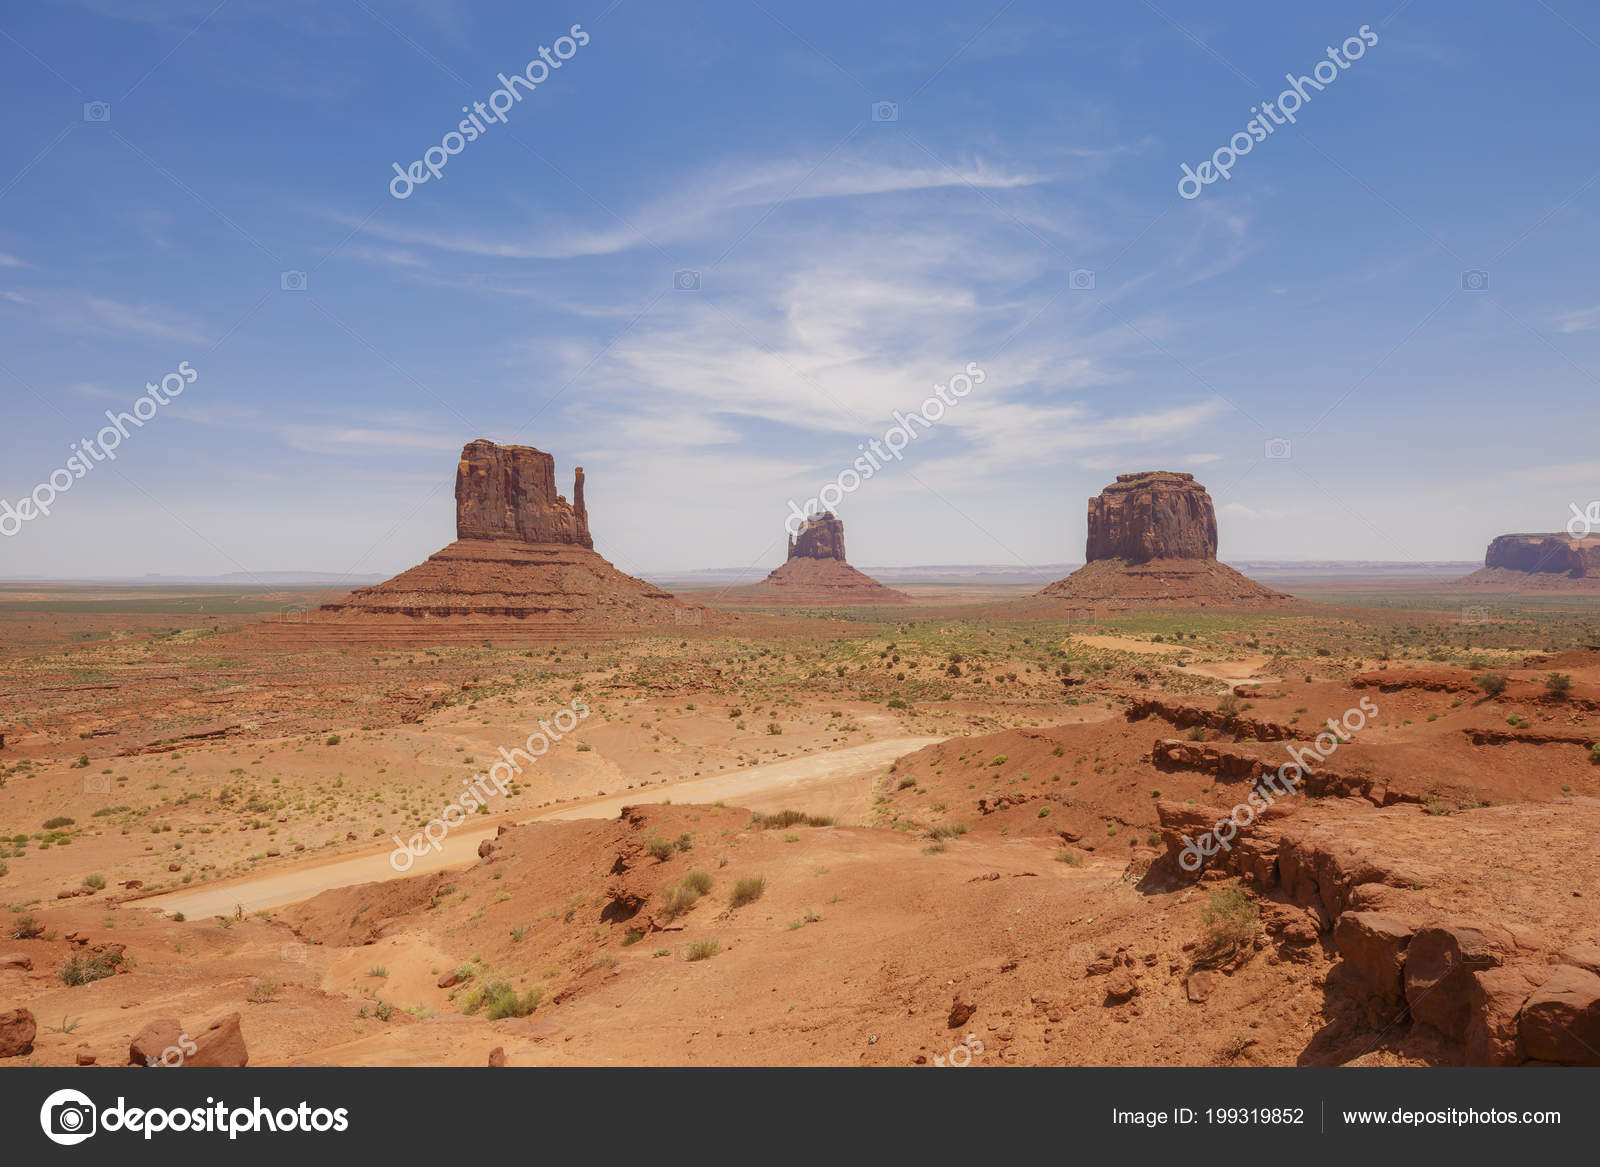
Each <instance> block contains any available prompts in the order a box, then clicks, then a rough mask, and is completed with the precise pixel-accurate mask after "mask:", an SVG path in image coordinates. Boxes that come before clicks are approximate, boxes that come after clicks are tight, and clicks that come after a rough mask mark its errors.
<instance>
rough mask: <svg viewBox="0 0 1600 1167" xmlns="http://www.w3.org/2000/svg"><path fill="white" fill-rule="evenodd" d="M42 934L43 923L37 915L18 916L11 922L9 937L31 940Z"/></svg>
mask: <svg viewBox="0 0 1600 1167" xmlns="http://www.w3.org/2000/svg"><path fill="white" fill-rule="evenodd" d="M43 935H44V925H43V924H41V923H39V918H38V917H37V916H19V917H17V918H16V919H15V920H13V921H12V923H11V939H13V940H33V939H36V938H37V937H40V936H43Z"/></svg>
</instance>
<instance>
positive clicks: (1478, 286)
mask: <svg viewBox="0 0 1600 1167" xmlns="http://www.w3.org/2000/svg"><path fill="white" fill-rule="evenodd" d="M1461 290H1462V291H1463V292H1487V291H1488V290H1489V273H1488V272H1486V271H1484V270H1482V269H1481V268H1473V269H1472V270H1471V271H1464V272H1462V273H1461Z"/></svg>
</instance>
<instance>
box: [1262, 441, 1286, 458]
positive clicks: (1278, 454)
mask: <svg viewBox="0 0 1600 1167" xmlns="http://www.w3.org/2000/svg"><path fill="white" fill-rule="evenodd" d="M1264 453H1265V454H1266V457H1267V460H1268V461H1271V462H1287V461H1288V460H1289V457H1290V455H1291V454H1292V453H1293V448H1292V447H1291V446H1290V445H1289V439H1288V438H1268V439H1267V441H1266V446H1265V449H1264Z"/></svg>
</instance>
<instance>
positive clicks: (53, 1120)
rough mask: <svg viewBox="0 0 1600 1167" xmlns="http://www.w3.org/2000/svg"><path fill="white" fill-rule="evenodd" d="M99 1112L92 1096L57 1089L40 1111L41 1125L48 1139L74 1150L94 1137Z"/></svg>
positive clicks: (45, 1101)
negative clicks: (84, 1141)
mask: <svg viewBox="0 0 1600 1167" xmlns="http://www.w3.org/2000/svg"><path fill="white" fill-rule="evenodd" d="M98 1115H99V1111H98V1110H96V1109H95V1105H94V1103H93V1102H91V1101H89V1096H88V1095H87V1094H84V1093H83V1092H81V1091H79V1090H57V1091H56V1092H55V1093H54V1094H52V1095H50V1097H48V1098H46V1099H45V1100H44V1105H43V1106H41V1107H40V1108H39V1125H40V1126H41V1127H43V1128H44V1135H45V1138H47V1139H49V1140H50V1141H51V1142H52V1143H59V1144H60V1145H61V1146H63V1147H74V1146H77V1145H78V1144H79V1143H81V1142H83V1140H84V1139H87V1138H88V1137H90V1136H91V1135H93V1134H94V1132H95V1128H96V1126H97V1125H98V1123H97V1117H98Z"/></svg>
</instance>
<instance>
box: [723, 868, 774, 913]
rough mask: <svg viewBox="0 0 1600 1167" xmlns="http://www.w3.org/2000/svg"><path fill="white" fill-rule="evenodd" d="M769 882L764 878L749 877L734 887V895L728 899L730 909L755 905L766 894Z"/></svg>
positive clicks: (758, 876) (757, 876)
mask: <svg viewBox="0 0 1600 1167" xmlns="http://www.w3.org/2000/svg"><path fill="white" fill-rule="evenodd" d="M766 890H767V881H766V878H765V877H764V876H760V875H747V876H745V877H744V878H743V879H741V880H740V881H739V882H738V883H736V884H734V885H733V895H731V896H729V897H728V907H730V908H742V907H744V906H745V905H746V904H753V903H755V902H756V901H757V900H758V899H760V898H761V897H762V895H763V894H765V892H766Z"/></svg>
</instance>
